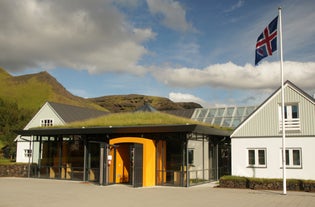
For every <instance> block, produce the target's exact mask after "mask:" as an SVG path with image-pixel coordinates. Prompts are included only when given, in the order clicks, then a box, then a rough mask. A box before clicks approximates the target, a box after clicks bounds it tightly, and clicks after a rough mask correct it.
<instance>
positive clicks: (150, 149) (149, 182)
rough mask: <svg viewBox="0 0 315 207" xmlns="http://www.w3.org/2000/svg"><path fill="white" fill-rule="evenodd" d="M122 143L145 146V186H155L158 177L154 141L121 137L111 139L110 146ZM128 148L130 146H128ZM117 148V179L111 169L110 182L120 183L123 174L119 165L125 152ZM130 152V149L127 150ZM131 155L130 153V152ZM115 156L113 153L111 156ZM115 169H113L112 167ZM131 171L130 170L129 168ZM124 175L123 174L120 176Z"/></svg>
mask: <svg viewBox="0 0 315 207" xmlns="http://www.w3.org/2000/svg"><path fill="white" fill-rule="evenodd" d="M122 143H130V144H131V143H138V144H143V186H144V187H146V186H155V177H156V147H155V144H154V141H153V140H151V139H146V138H140V137H139V138H138V137H121V138H115V139H111V140H110V141H109V144H111V145H114V144H117V145H119V144H122ZM121 146H123V145H121ZM127 146H128V145H127ZM119 148H120V146H119V147H118V148H117V153H116V178H113V169H110V180H113V179H115V180H116V183H120V182H117V181H120V177H118V176H119V174H120V173H123V171H122V168H119V163H121V162H122V161H123V154H124V153H125V152H124V151H121V152H120V151H119V150H118V149H119ZM127 150H129V149H127ZM128 153H129V151H128ZM111 155H112V156H113V153H112V154H111ZM111 168H113V167H111ZM128 169H129V168H128ZM120 175H123V174H120Z"/></svg>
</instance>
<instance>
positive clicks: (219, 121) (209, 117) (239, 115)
mask: <svg viewBox="0 0 315 207" xmlns="http://www.w3.org/2000/svg"><path fill="white" fill-rule="evenodd" d="M256 108H257V106H246V107H219V108H199V109H195V111H194V113H193V115H192V117H191V119H193V120H197V121H201V122H206V123H210V124H212V125H215V126H220V127H228V128H233V129H234V128H236V127H237V126H238V125H239V124H240V123H241V122H242V121H244V120H245V119H246V118H247V117H248V116H249V115H250V114H251V113H252V112H253V111H254V110H255V109H256Z"/></svg>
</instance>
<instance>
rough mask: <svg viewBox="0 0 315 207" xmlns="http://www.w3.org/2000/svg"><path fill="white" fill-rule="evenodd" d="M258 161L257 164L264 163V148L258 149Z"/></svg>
mask: <svg viewBox="0 0 315 207" xmlns="http://www.w3.org/2000/svg"><path fill="white" fill-rule="evenodd" d="M258 162H259V165H265V164H266V159H265V150H258Z"/></svg>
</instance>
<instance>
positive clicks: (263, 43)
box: [255, 16, 278, 65]
mask: <svg viewBox="0 0 315 207" xmlns="http://www.w3.org/2000/svg"><path fill="white" fill-rule="evenodd" d="M277 26H278V16H277V17H276V18H274V20H272V21H271V22H270V24H269V25H268V26H267V27H266V28H265V29H264V31H263V32H262V33H261V34H260V35H259V37H258V38H257V43H256V52H255V54H256V57H255V65H257V64H258V62H259V61H261V60H262V59H263V58H265V57H267V56H271V55H272V52H274V51H276V50H277Z"/></svg>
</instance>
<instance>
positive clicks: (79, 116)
mask: <svg viewBox="0 0 315 207" xmlns="http://www.w3.org/2000/svg"><path fill="white" fill-rule="evenodd" d="M48 103H49V105H50V106H51V107H52V108H53V109H54V110H55V111H56V113H57V114H58V115H59V116H60V117H61V118H62V119H63V120H64V121H65V122H66V123H69V122H74V121H82V120H86V119H91V118H96V117H99V116H104V115H106V114H108V112H105V111H99V110H95V109H89V108H83V107H78V106H71V105H66V104H60V103H54V102H48Z"/></svg>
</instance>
